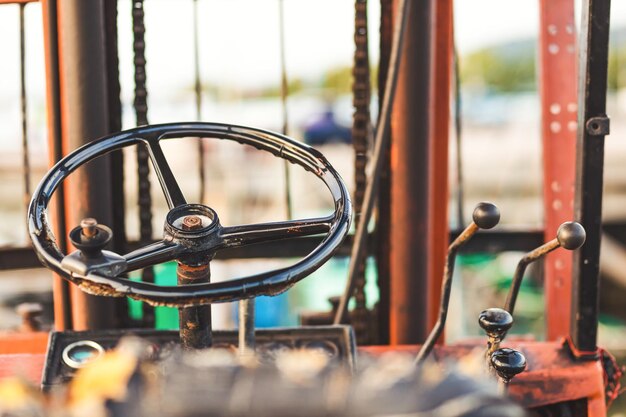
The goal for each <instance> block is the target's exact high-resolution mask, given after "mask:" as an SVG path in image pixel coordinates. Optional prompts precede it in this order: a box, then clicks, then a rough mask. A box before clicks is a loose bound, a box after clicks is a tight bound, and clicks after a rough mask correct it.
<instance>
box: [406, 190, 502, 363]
mask: <svg viewBox="0 0 626 417" xmlns="http://www.w3.org/2000/svg"><path fill="white" fill-rule="evenodd" d="M499 221H500V210H498V207H496V206H495V205H494V204H491V203H485V202H483V203H479V204H478V205H477V206H476V208H475V209H474V212H473V213H472V222H471V223H470V224H469V226H467V227H466V228H465V230H463V232H461V234H460V235H459V236H457V238H456V239H454V241H453V242H452V243H451V244H450V246H449V247H448V254H447V255H446V263H445V269H444V271H443V281H442V283H441V301H440V306H439V318H438V319H437V323H436V324H435V326H434V327H433V329H432V330H431V331H430V334H429V335H428V339H426V341H425V342H424V344H423V345H422V348H421V349H420V351H419V353H418V354H417V357H416V358H415V363H416V364H417V365H419V364H421V363H422V362H423V361H424V360H426V358H427V357H428V355H429V354H430V352H431V351H432V349H433V347H434V346H435V343H436V342H437V339H439V337H440V336H441V333H442V332H443V328H444V326H445V324H446V318H447V317H448V305H449V303H450V292H451V290H452V276H453V274H454V262H455V260H456V254H457V252H458V250H459V248H460V247H461V246H462V245H463V244H465V243H466V242H467V241H468V240H469V239H470V238H471V237H472V236H474V234H475V233H476V232H477V231H478V230H479V229H491V228H493V227H495V226H496V225H497V224H498V222H499Z"/></svg>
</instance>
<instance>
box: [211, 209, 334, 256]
mask: <svg viewBox="0 0 626 417" xmlns="http://www.w3.org/2000/svg"><path fill="white" fill-rule="evenodd" d="M332 221H333V216H329V217H317V218H313V219H304V220H289V221H284V222H271V223H257V224H246V225H241V226H232V227H223V228H222V230H221V232H220V235H221V237H222V239H223V242H224V243H223V245H224V246H223V248H232V247H237V246H244V245H251V244H253V243H262V242H268V241H271V240H281V239H292V238H297V237H303V236H311V235H317V234H320V233H328V232H329V231H330V228H331V224H332Z"/></svg>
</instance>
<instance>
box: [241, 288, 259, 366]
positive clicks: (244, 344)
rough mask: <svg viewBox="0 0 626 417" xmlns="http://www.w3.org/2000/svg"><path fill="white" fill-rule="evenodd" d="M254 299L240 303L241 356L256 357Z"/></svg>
mask: <svg viewBox="0 0 626 417" xmlns="http://www.w3.org/2000/svg"><path fill="white" fill-rule="evenodd" d="M254 300H255V299H254V298H250V299H247V300H241V301H239V355H240V356H249V355H254V348H255V345H256V343H255V338H254Z"/></svg>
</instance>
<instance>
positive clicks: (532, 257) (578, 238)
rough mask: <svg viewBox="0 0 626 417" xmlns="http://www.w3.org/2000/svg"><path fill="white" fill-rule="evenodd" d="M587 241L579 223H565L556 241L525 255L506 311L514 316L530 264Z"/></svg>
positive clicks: (508, 297)
mask: <svg viewBox="0 0 626 417" xmlns="http://www.w3.org/2000/svg"><path fill="white" fill-rule="evenodd" d="M585 239H586V233H585V229H584V228H583V227H582V226H581V225H580V224H579V223H576V222H565V223H563V224H562V225H561V226H560V227H559V230H557V232H556V238H555V239H552V240H551V241H549V242H547V243H544V244H543V245H541V246H539V247H538V248H537V249H534V250H532V251H530V252H528V253H527V254H526V255H524V256H523V257H522V259H520V261H519V262H518V264H517V268H515V273H514V274H513V279H512V281H511V287H510V288H509V293H508V295H507V297H506V303H505V304H504V309H505V310H507V311H508V312H509V313H511V314H513V311H514V310H515V301H516V300H517V294H518V293H519V290H520V287H521V285H522V279H523V278H524V272H525V271H526V267H527V266H528V265H529V264H531V263H533V262H535V261H537V260H539V259H541V258H543V257H544V256H546V255H547V254H548V253H550V252H552V251H553V250H555V249H557V248H561V247H562V248H563V249H567V250H575V249H578V248H580V247H581V246H582V245H583V243H585Z"/></svg>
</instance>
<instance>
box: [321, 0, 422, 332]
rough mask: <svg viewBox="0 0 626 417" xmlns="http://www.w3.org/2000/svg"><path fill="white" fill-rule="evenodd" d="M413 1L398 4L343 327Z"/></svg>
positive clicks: (338, 318)
mask: <svg viewBox="0 0 626 417" xmlns="http://www.w3.org/2000/svg"><path fill="white" fill-rule="evenodd" d="M409 7H410V2H409V1H408V0H400V1H399V4H398V14H397V15H396V21H395V24H394V33H393V42H392V45H391V55H390V57H389V73H388V75H387V80H386V81H385V95H384V98H383V104H382V108H381V112H380V115H379V119H378V127H377V129H376V137H375V140H374V143H375V145H374V146H375V148H374V154H373V156H372V162H371V164H372V167H373V169H372V175H371V177H370V180H369V182H368V183H367V187H366V188H365V195H364V196H363V211H362V212H361V218H360V219H359V223H358V224H357V227H356V234H355V237H354V244H353V246H352V251H351V254H350V266H349V272H348V281H347V282H346V287H345V290H344V293H343V295H342V296H341V301H340V302H339V308H338V309H337V314H336V315H335V319H334V320H333V324H341V323H343V322H345V320H346V318H347V316H348V314H347V313H348V301H349V300H350V297H351V296H352V292H353V290H354V280H355V278H356V277H357V275H358V272H359V265H361V264H362V263H363V260H364V259H365V256H366V255H367V254H366V250H365V247H366V241H367V240H366V237H367V225H368V223H369V220H370V218H371V217H372V212H373V209H374V204H375V202H376V195H377V194H378V184H379V182H380V175H379V174H380V171H381V169H382V166H383V162H384V158H383V156H384V151H385V150H386V149H387V145H388V142H389V135H388V131H389V124H390V118H391V108H392V103H393V100H394V96H395V91H396V84H397V82H398V68H399V66H400V47H401V46H402V45H403V43H404V33H405V32H406V26H407V20H408V19H407V16H408V9H409Z"/></svg>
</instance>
